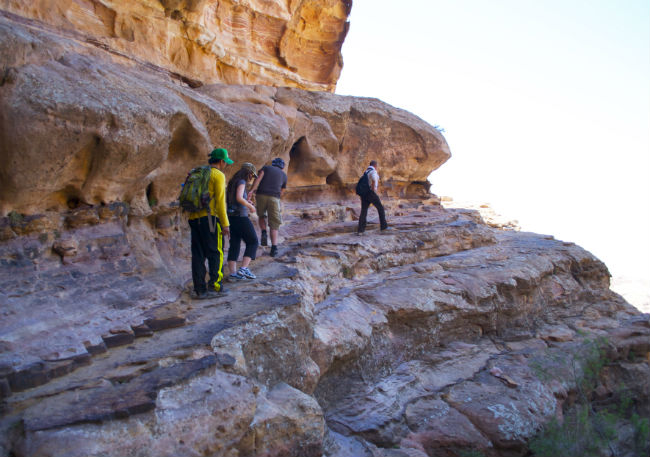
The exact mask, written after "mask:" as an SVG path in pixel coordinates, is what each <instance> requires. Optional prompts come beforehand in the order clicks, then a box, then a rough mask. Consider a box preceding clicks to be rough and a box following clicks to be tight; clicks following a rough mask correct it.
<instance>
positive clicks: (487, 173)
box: [336, 0, 650, 280]
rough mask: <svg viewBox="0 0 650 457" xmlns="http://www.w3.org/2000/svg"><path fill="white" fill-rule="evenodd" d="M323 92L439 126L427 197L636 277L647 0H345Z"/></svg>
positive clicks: (649, 92)
mask: <svg viewBox="0 0 650 457" xmlns="http://www.w3.org/2000/svg"><path fill="white" fill-rule="evenodd" d="M350 23H351V24H350V31H349V33H348V36H347V38H346V40H345V43H344V45H343V58H344V68H343V72H342V74H341V78H340V80H339V83H338V87H337V91H336V92H337V93H339V94H345V95H356V96H369V97H376V98H379V99H381V100H384V101H385V102H388V103H390V104H391V105H394V106H397V107H400V108H404V109H406V110H408V111H411V112H412V113H414V114H416V115H418V116H420V117H421V118H423V119H424V120H426V121H427V122H429V123H430V124H434V125H435V124H437V125H439V126H441V127H442V128H444V129H445V130H446V133H444V135H445V138H446V139H447V142H448V143H449V146H450V149H451V152H452V158H451V159H450V160H449V161H448V162H447V163H446V164H444V165H443V166H442V167H441V168H440V169H438V170H436V171H435V172H434V173H433V174H432V176H431V177H430V180H431V181H432V182H433V187H432V191H433V192H434V193H435V194H437V195H439V196H443V195H449V196H452V197H453V198H454V199H455V200H463V199H469V200H472V201H476V202H489V203H490V204H491V205H492V207H493V208H494V209H495V210H496V211H497V212H499V213H501V214H503V215H505V216H508V217H510V218H513V219H517V220H519V222H520V224H521V225H522V227H523V229H524V230H530V231H535V232H538V233H546V234H551V235H554V236H555V237H556V238H558V239H562V240H566V241H574V242H576V243H577V244H579V245H580V246H583V247H584V248H586V249H588V250H590V251H591V252H592V253H594V254H595V255H596V256H598V257H599V258H600V259H601V260H603V261H605V263H607V265H608V267H609V268H610V271H611V272H612V274H613V275H615V276H617V275H626V276H632V277H638V278H641V279H648V280H650V201H649V200H650V179H649V177H650V2H648V1H647V0H401V1H399V2H396V1H388V0H354V3H353V7H352V14H351V16H350Z"/></svg>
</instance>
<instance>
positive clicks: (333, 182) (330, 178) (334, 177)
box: [325, 171, 343, 187]
mask: <svg viewBox="0 0 650 457" xmlns="http://www.w3.org/2000/svg"><path fill="white" fill-rule="evenodd" d="M325 182H326V183H327V184H328V185H330V186H337V187H342V186H343V180H342V179H341V177H340V176H339V173H338V171H334V172H332V173H330V174H329V175H327V177H326V178H325Z"/></svg>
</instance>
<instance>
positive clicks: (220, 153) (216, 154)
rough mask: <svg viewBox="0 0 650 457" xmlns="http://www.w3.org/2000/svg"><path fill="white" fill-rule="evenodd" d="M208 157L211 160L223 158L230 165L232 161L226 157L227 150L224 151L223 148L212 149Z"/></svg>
mask: <svg viewBox="0 0 650 457" xmlns="http://www.w3.org/2000/svg"><path fill="white" fill-rule="evenodd" d="M208 159H209V160H210V161H211V162H216V161H218V160H223V161H224V162H226V163H227V164H228V165H231V164H232V163H233V162H232V160H231V159H230V158H229V157H228V151H226V150H225V149H224V148H216V149H213V150H212V152H211V153H210V154H208Z"/></svg>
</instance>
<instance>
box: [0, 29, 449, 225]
mask: <svg viewBox="0 0 650 457" xmlns="http://www.w3.org/2000/svg"><path fill="white" fill-rule="evenodd" d="M106 56H107V53H106V52H105V51H102V50H98V49H97V48H94V47H89V46H87V45H84V44H83V43H80V42H78V41H75V40H72V39H68V38H63V37H60V36H56V35H53V34H51V33H49V32H46V31H43V30H40V29H35V28H30V27H26V26H23V25H21V24H18V23H16V22H13V21H11V20H8V19H6V18H5V19H3V18H0V57H1V59H2V63H3V68H4V77H3V80H2V85H1V86H0V147H1V148H2V150H1V152H2V157H3V159H4V160H3V161H2V164H0V178H1V179H2V182H3V185H2V188H1V189H0V212H1V213H3V214H7V213H9V212H10V211H15V212H17V213H27V214H34V213H38V212H43V211H47V210H54V211H59V210H60V209H62V208H67V207H76V206H79V205H80V204H90V205H99V204H109V203H112V202H125V203H128V204H129V208H130V213H131V214H139V215H148V214H150V213H151V210H150V206H151V205H150V204H151V203H154V202H155V203H156V204H158V205H168V204H170V203H171V202H173V201H174V200H175V199H176V198H177V197H178V191H179V189H180V184H181V183H182V182H183V181H184V179H185V174H186V173H187V170H188V169H189V168H191V167H192V166H196V165H197V164H203V163H205V160H206V159H205V157H206V154H207V152H208V151H209V150H210V149H211V148H212V146H213V145H214V146H222V147H225V148H227V149H228V150H229V151H230V153H231V155H232V156H233V157H234V158H235V160H236V163H235V166H233V167H231V168H232V170H231V171H230V172H231V173H232V172H234V171H235V170H236V166H237V165H238V164H241V163H242V162H244V161H249V162H253V163H255V164H256V165H257V166H261V165H264V164H265V163H268V162H270V160H271V158H273V157H276V156H279V157H283V158H284V159H285V162H286V163H287V171H288V172H289V174H290V175H291V180H290V187H291V188H294V189H295V188H296V187H301V188H302V189H301V190H300V191H299V192H295V193H294V194H295V197H296V198H309V197H310V195H311V196H312V198H315V195H314V193H317V194H318V195H322V194H327V193H329V194H333V195H336V194H338V193H343V194H344V193H345V191H346V187H349V186H351V185H352V183H354V182H355V181H356V179H357V175H358V174H359V173H360V170H363V168H364V167H365V165H366V164H367V162H368V161H369V160H370V159H372V158H376V159H377V160H379V161H380V163H381V167H382V171H383V175H384V177H385V178H386V181H387V187H386V189H387V190H388V192H389V193H393V194H399V193H402V194H405V193H408V192H417V191H418V189H422V184H423V183H424V182H425V181H426V177H427V174H428V173H429V172H430V171H431V170H433V169H435V168H437V167H438V166H440V165H441V164H442V163H444V161H445V160H447V158H449V149H448V147H447V144H446V142H445V140H444V138H442V136H441V135H440V134H439V132H438V131H437V130H435V129H433V128H432V127H431V126H429V125H428V124H426V123H424V122H423V121H422V120H420V119H419V118H417V117H416V116H413V115H412V114H410V113H408V112H405V111H403V110H399V109H397V108H393V107H391V106H389V105H387V104H385V103H383V102H380V101H379V100H374V99H360V98H354V97H341V96H336V95H333V94H328V93H323V92H321V93H311V92H305V91H301V90H297V89H287V88H284V89H278V88H272V87H265V86H224V85H211V86H203V87H201V88H199V89H192V88H189V87H187V86H182V85H177V84H174V82H173V81H172V80H170V79H169V78H165V77H162V76H163V75H160V74H157V73H152V72H151V71H147V69H146V68H143V67H141V66H138V65H135V66H133V64H132V63H129V62H122V63H114V62H113V61H112V60H110V59H108V58H107V57H106ZM305 188H308V189H305ZM290 190H291V189H290ZM318 198H321V197H318Z"/></svg>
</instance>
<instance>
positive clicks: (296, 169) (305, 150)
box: [288, 136, 311, 175]
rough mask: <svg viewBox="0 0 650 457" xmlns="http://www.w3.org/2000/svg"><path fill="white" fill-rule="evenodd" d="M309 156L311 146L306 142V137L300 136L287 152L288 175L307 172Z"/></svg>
mask: <svg viewBox="0 0 650 457" xmlns="http://www.w3.org/2000/svg"><path fill="white" fill-rule="evenodd" d="M310 156H311V148H310V147H309V143H308V142H307V138H305V137H304V136H303V137H300V139H299V140H298V141H296V142H295V143H294V144H293V146H292V147H291V151H290V152H289V170H288V172H289V175H300V174H304V173H309V158H310Z"/></svg>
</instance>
